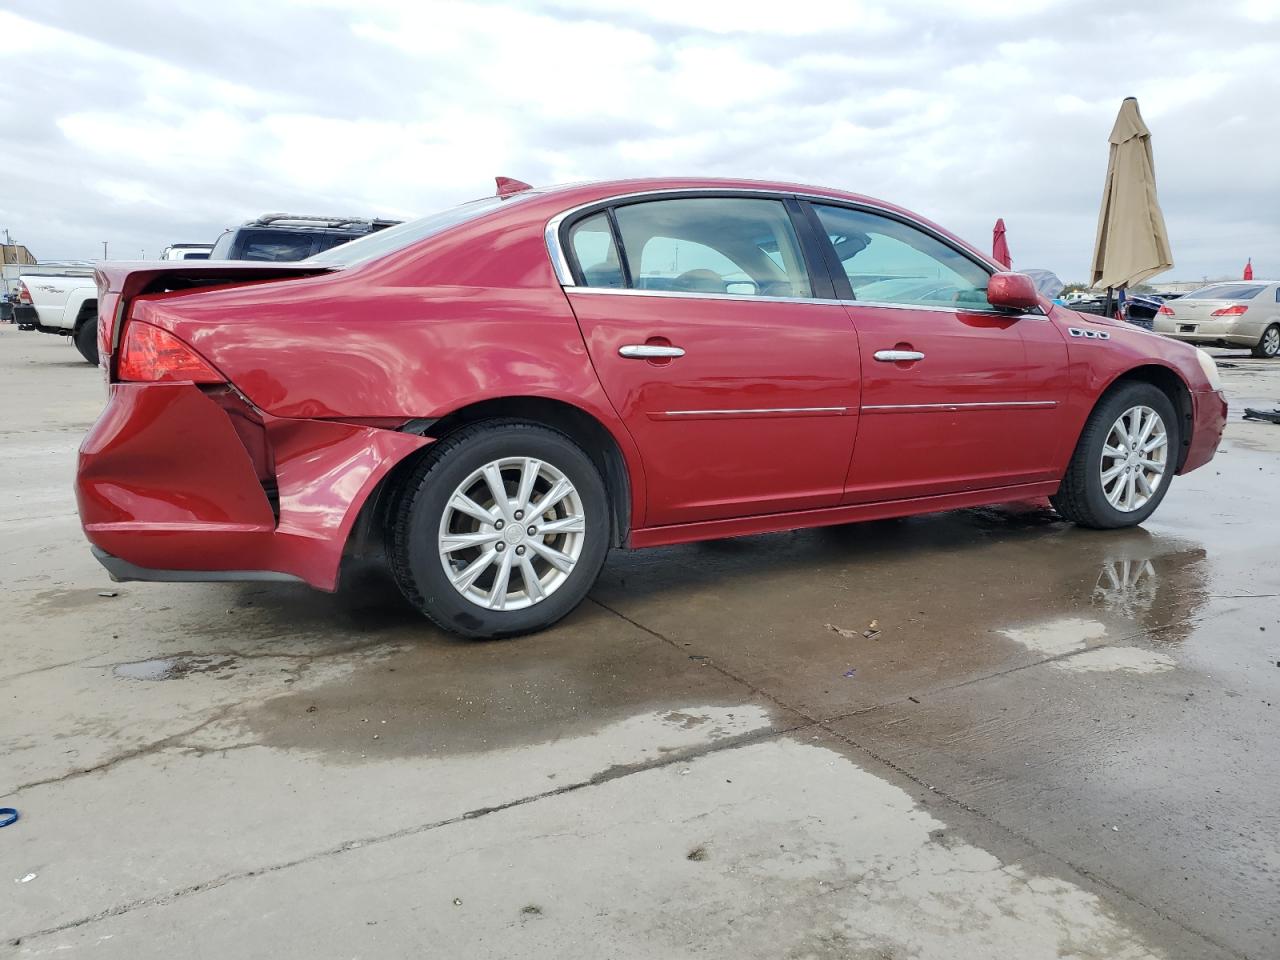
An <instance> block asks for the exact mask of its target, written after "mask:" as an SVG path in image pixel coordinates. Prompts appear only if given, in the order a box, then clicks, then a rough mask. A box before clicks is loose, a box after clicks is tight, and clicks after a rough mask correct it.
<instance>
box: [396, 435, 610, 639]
mask: <svg viewBox="0 0 1280 960" xmlns="http://www.w3.org/2000/svg"><path fill="white" fill-rule="evenodd" d="M609 517H610V514H609V508H608V497H607V494H606V491H605V486H604V482H603V481H602V480H601V479H600V473H599V471H598V470H596V467H595V465H594V464H593V463H592V462H591V458H590V457H588V456H587V455H586V453H584V452H583V451H582V449H581V448H580V447H578V445H577V444H575V443H574V442H573V441H572V440H570V439H569V438H568V437H567V436H565V435H564V434H562V433H560V432H558V431H556V430H552V429H550V428H548V427H543V426H539V425H537V424H532V423H525V422H521V421H511V420H490V421H485V422H482V423H478V424H474V425H473V426H470V427H467V428H465V429H463V430H460V431H458V432H457V433H456V434H453V435H452V436H450V437H448V438H446V439H445V440H442V441H440V442H439V443H437V444H436V446H435V448H434V449H433V450H432V451H431V453H430V454H429V455H428V456H427V458H426V459H425V460H424V461H423V463H422V464H421V465H420V466H419V467H418V469H417V470H416V471H415V472H414V474H413V476H412V477H411V478H410V479H409V481H408V482H407V484H406V485H405V488H404V490H403V493H402V494H401V497H400V500H399V503H398V506H397V508H396V511H395V514H394V516H393V517H392V520H391V525H390V530H389V534H390V536H389V550H388V553H389V554H390V557H391V567H392V570H393V572H394V573H395V577H396V582H397V583H398V584H399V585H400V589H401V591H402V592H403V593H404V595H405V596H406V597H407V598H408V599H409V601H410V602H411V603H412V604H413V605H414V606H416V607H417V608H418V609H419V610H420V611H422V613H424V614H425V615H426V616H427V617H428V618H429V619H431V620H432V621H433V622H434V623H436V624H437V625H438V626H440V627H442V628H444V629H445V630H449V631H451V632H453V633H457V634H460V635H462V636H464V637H475V638H493V637H509V636H516V635H518V634H522V633H532V632H534V631H536V630H542V629H544V628H546V627H549V626H551V624H553V623H555V622H556V621H557V620H559V619H560V618H561V617H563V616H564V615H565V614H567V613H569V612H570V611H571V610H573V609H574V607H576V606H577V605H578V604H579V603H580V602H582V599H583V598H584V597H585V596H586V595H587V591H588V590H590V589H591V586H592V584H593V583H595V579H596V576H597V575H598V574H599V572H600V567H601V566H602V565H603V563H604V559H605V554H606V553H608V549H609V539H610V519H609Z"/></svg>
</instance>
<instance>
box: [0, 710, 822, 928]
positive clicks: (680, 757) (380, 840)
mask: <svg viewBox="0 0 1280 960" xmlns="http://www.w3.org/2000/svg"><path fill="white" fill-rule="evenodd" d="M213 719H216V718H213ZM208 722H212V721H206V724H201V726H205V725H207V723H208ZM808 726H811V724H798V725H793V726H787V727H769V728H765V729H762V730H753V731H750V732H748V733H743V734H739V735H737V736H733V737H726V738H724V739H723V740H719V741H716V742H714V743H709V744H704V745H702V746H700V747H690V748H687V749H684V750H679V751H674V752H672V753H670V754H666V755H665V756H662V757H656V758H654V759H652V760H646V761H641V762H639V763H633V764H617V765H614V766H612V767H606V768H605V769H604V770H601V771H600V772H599V773H595V774H592V775H591V776H590V777H587V778H586V779H584V780H578V781H575V782H574V783H567V784H564V785H562V786H560V787H556V788H555V789H554V790H546V791H543V792H541V793H535V794H530V795H529V796H525V797H520V798H518V799H515V800H510V801H507V802H506V803H499V804H494V805H492V806H487V807H477V808H475V809H473V810H467V811H465V812H463V813H460V814H457V815H455V816H452V817H446V818H444V819H442V820H433V821H431V822H430V823H423V824H415V825H414V826H411V827H404V828H402V829H400V830H395V831H392V832H391V833H385V834H378V835H375V836H372V837H365V838H361V839H357V840H347V841H344V842H343V843H340V844H338V845H337V846H334V847H330V848H328V849H326V850H320V851H317V852H315V853H310V854H307V855H306V856H303V857H297V858H295V859H293V860H287V861H283V862H281V863H275V864H269V865H267V866H264V867H257V868H255V869H253V870H241V871H237V872H235V873H228V874H223V875H222V876H220V877H215V878H213V879H212V880H204V881H201V882H200V883H193V884H190V885H189V886H186V887H180V888H178V889H177V890H170V891H169V892H167V893H162V894H157V895H156V896H152V897H142V898H140V899H137V900H131V901H129V902H127V903H122V904H117V905H115V906H114V907H108V908H107V909H105V910H100V911H98V912H97V913H95V914H91V915H90V916H87V917H81V918H79V919H77V920H69V921H67V922H65V923H60V924H57V925H55V926H52V927H46V928H45V929H43V930H37V931H34V932H32V933H27V934H23V935H21V936H18V937H14V938H12V939H10V940H9V941H7V942H8V944H9V945H10V946H14V947H16V946H20V945H21V944H23V943H26V942H28V941H31V940H35V939H37V938H41V937H48V936H53V935H54V934H58V933H65V932H66V931H68V930H73V929H75V928H77V927H82V926H85V925H86V924H91V923H97V922H99V921H102V920H108V919H110V918H112V917H118V916H121V915H123V914H126V913H132V912H134V911H135V910H139V909H144V908H146V907H154V906H164V905H166V904H169V903H172V902H173V901H175V900H178V899H180V898H182V897H188V896H192V895H193V894H200V893H205V892H208V891H210V890H216V889H218V888H219V887H224V886H226V885H227V884H229V883H234V882H236V881H238V880H248V879H251V878H253V877H260V876H265V875H267V874H272V873H279V872H280V871H282V870H289V869H291V868H293V867H298V866H303V865H305V864H308V863H314V862H316V861H319V860H324V859H327V858H329V857H335V856H340V855H342V854H345V853H350V852H351V851H353V850H361V849H363V848H365V847H372V846H378V845H380V844H384V843H390V842H392V841H395V840H400V839H403V838H405V837H411V836H416V835H418V834H421V833H426V832H428V831H431V830H438V829H440V828H441V827H447V826H451V825H452V824H456V823H463V822H465V821H467V820H475V819H478V818H480V817H485V816H488V815H489V814H491V813H500V812H502V811H504V810H511V809H513V808H516V807H522V806H525V805H527V804H530V803H536V802H537V801H539V800H546V799H550V798H552V797H558V796H563V795H564V794H568V793H573V792H575V791H578V790H583V789H586V788H587V787H594V786H599V785H600V784H604V783H609V782H610V781H612V780H619V779H621V778H623V777H628V776H631V775H632V774H636V773H642V772H645V771H647V770H656V769H660V768H663V767H669V766H672V765H674V764H678V763H688V762H689V761H691V760H696V759H698V758H699V757H703V756H707V755H709V754H712V753H717V752H719V751H721V750H731V749H735V748H737V747H743V746H748V745H750V744H753V743H762V742H764V741H766V740H770V739H773V738H775V737H780V736H784V735H786V734H788V733H793V732H796V731H798V730H803V729H804V728H805V727H808ZM192 732H194V731H192ZM188 735H189V734H188ZM244 746H249V744H245V745H244ZM221 749H226V748H220V747H213V748H208V752H210V753H217V752H219V750H221Z"/></svg>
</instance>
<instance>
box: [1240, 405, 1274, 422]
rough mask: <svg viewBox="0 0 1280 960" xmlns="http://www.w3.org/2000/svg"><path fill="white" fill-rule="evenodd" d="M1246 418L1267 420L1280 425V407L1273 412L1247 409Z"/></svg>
mask: <svg viewBox="0 0 1280 960" xmlns="http://www.w3.org/2000/svg"><path fill="white" fill-rule="evenodd" d="M1244 418H1245V419H1246V420H1265V421H1268V422H1270V423H1280V407H1277V408H1276V409H1275V410H1271V411H1267V410H1255V409H1254V408H1253V407H1245V408H1244Z"/></svg>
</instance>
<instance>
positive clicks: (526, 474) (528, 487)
mask: <svg viewBox="0 0 1280 960" xmlns="http://www.w3.org/2000/svg"><path fill="white" fill-rule="evenodd" d="M541 469H542V461H541V460H533V459H530V460H526V461H525V462H524V466H523V468H522V469H521V471H520V489H519V490H518V491H517V492H516V509H517V510H528V509H529V498H530V497H532V496H533V485H534V484H535V483H537V482H538V472H539V471H540V470H541Z"/></svg>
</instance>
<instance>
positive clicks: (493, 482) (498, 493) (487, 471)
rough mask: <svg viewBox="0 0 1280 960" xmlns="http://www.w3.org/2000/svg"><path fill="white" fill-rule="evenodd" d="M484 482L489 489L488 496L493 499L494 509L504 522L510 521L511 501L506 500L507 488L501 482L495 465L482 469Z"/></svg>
mask: <svg viewBox="0 0 1280 960" xmlns="http://www.w3.org/2000/svg"><path fill="white" fill-rule="evenodd" d="M484 482H485V485H486V486H488V488H489V496H491V497H493V505H494V509H496V510H497V511H498V512H499V513H501V515H502V517H503V518H504V519H506V520H510V519H511V501H510V500H509V499H508V498H507V487H506V484H504V483H503V482H502V471H501V470H499V469H498V465H497V464H496V463H491V464H489V465H488V466H486V467H485V468H484Z"/></svg>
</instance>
